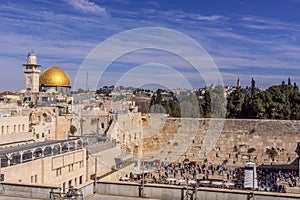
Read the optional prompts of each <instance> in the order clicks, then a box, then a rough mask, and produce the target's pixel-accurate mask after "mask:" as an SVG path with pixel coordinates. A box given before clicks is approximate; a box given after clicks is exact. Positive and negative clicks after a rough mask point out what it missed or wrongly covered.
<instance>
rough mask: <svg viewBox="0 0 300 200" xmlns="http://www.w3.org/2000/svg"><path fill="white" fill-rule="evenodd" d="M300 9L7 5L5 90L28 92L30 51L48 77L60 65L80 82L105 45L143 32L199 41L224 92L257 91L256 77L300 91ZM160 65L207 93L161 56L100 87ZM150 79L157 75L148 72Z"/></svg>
mask: <svg viewBox="0 0 300 200" xmlns="http://www.w3.org/2000/svg"><path fill="white" fill-rule="evenodd" d="M299 10H300V0H272V1H270V0H251V1H249V0H247V1H246V0H245V1H242V0H226V1H223V0H209V1H208V0H206V1H205V0H193V1H192V0H190V1H189V0H187V1H182V0H181V1H180V0H172V1H171V0H166V1H159V0H156V1H155V0H153V1H133V0H61V1H52V0H43V1H39V0H27V1H23V0H14V1H12V0H11V1H8V0H2V1H1V5H0V43H1V48H0V63H1V65H2V67H1V68H2V73H1V74H0V90H1V91H3V90H12V91H18V90H20V89H22V88H23V87H24V86H23V85H24V75H23V71H22V70H23V69H22V64H23V63H25V62H26V56H27V53H28V52H29V51H30V50H31V49H34V50H35V51H36V52H37V55H38V62H39V64H41V65H42V70H44V69H46V68H48V67H50V66H52V65H54V63H56V64H57V66H58V67H61V68H62V69H64V70H65V71H66V72H67V73H68V74H69V75H70V77H71V80H72V82H74V79H75V77H76V73H77V71H78V69H79V67H80V65H81V64H82V62H83V61H84V59H85V57H86V56H87V55H88V54H89V52H90V51H91V50H93V49H94V48H95V47H96V46H97V45H98V44H99V43H101V42H103V41H104V40H105V39H107V38H109V37H111V36H112V35H114V34H118V33H120V32H122V31H126V30H130V29H134V28H141V27H165V28H168V29H173V30H176V31H179V32H181V33H183V34H185V35H187V36H189V37H191V38H192V39H194V40H195V41H197V42H198V43H199V44H200V45H202V47H203V48H204V49H205V50H206V51H207V53H208V54H209V55H210V56H211V58H212V59H213V60H214V62H215V63H216V65H217V67H218V69H219V70H220V72H221V75H222V78H223V82H224V84H225V85H235V84H236V80H237V78H238V77H239V78H240V79H241V83H242V85H243V86H247V85H250V82H251V78H252V77H253V78H254V79H255V80H256V83H257V86H262V87H264V88H266V87H268V86H270V85H273V84H280V83H281V81H283V80H287V78H288V77H291V79H292V81H293V82H297V83H298V85H300V83H299V82H300V12H299ZM130 39H131V38H130ZM132 39H133V40H134V38H132ZM168 42H170V43H176V40H172V39H170V41H168ZM153 61H156V62H158V63H161V64H162V65H168V66H169V67H172V68H174V69H176V70H177V71H179V72H180V73H182V74H183V75H184V76H185V77H186V78H187V79H188V80H189V82H190V83H191V84H192V86H193V87H194V88H198V87H203V86H204V83H203V80H201V77H199V75H197V74H196V72H195V70H193V69H192V67H186V66H187V64H186V62H185V61H183V60H182V59H179V58H178V57H177V56H176V55H172V54H170V53H168V52H161V51H157V50H142V51H139V52H133V53H130V54H127V55H124V56H122V57H121V58H119V59H118V60H116V61H115V62H114V63H113V64H112V65H111V66H110V67H109V69H107V72H106V74H105V78H104V79H102V80H101V82H100V83H99V84H100V85H112V84H115V83H116V82H118V80H119V79H120V77H121V76H122V75H124V73H126V72H127V71H129V70H130V69H132V68H133V67H135V66H140V65H142V66H143V67H145V66H147V65H145V64H147V63H149V62H150V63H151V62H153ZM153 69H156V68H155V67H154V68H153ZM145 71H147V70H146V68H145ZM147 73H148V74H150V73H153V74H155V73H156V72H154V71H153V70H152V71H151V66H149V71H147V72H146V75H147ZM169 78H170V79H171V78H172V76H169ZM174 78H175V77H174ZM176 87H180V85H179V86H176Z"/></svg>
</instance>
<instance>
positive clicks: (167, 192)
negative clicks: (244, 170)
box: [97, 181, 300, 200]
mask: <svg viewBox="0 0 300 200" xmlns="http://www.w3.org/2000/svg"><path fill="white" fill-rule="evenodd" d="M190 189H191V188H190ZM97 191H98V194H103V195H116V196H128V197H139V196H141V185H139V184H135V183H126V182H104V181H101V182H98V184H97ZM189 191H190V192H189V194H190V196H189V199H201V200H211V199H222V200H232V199H235V200H249V199H254V198H253V196H252V193H251V191H245V190H229V189H218V188H199V189H197V190H189ZM185 195H186V190H185V189H184V187H180V186H171V185H157V184H156V185H154V184H146V185H145V186H144V197H146V198H153V199H164V200H173V199H186V198H185ZM254 197H255V199H256V200H269V199H270V200H271V199H272V200H292V199H299V198H300V196H299V195H298V194H286V193H272V192H255V194H254Z"/></svg>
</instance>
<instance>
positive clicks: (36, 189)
mask: <svg viewBox="0 0 300 200" xmlns="http://www.w3.org/2000/svg"><path fill="white" fill-rule="evenodd" d="M56 189H57V188H55V187H51V186H37V185H25V184H11V183H1V185H0V194H2V195H5V196H14V197H23V198H32V199H50V192H51V191H54V190H56Z"/></svg>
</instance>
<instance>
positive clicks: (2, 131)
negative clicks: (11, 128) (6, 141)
mask: <svg viewBox="0 0 300 200" xmlns="http://www.w3.org/2000/svg"><path fill="white" fill-rule="evenodd" d="M1 133H2V134H4V126H2V127H1Z"/></svg>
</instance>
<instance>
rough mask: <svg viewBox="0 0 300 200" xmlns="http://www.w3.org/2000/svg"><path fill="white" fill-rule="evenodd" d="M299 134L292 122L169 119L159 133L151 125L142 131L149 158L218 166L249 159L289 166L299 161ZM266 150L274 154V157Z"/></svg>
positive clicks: (297, 125) (240, 163)
mask: <svg viewBox="0 0 300 200" xmlns="http://www.w3.org/2000/svg"><path fill="white" fill-rule="evenodd" d="M151 117H152V118H155V117H156V116H154V115H153V116H151ZM157 117H158V118H161V116H157ZM148 120H149V119H148ZM222 125H223V126H222ZM152 126H153V125H152ZM152 130H154V129H153V128H152ZM218 130H220V131H219V133H218ZM299 131H300V121H291V120H289V121H288V120H286V121H285V120H254V119H253V120H252V119H226V120H221V119H215V120H214V121H211V120H210V119H180V118H166V119H165V121H164V122H163V127H162V128H160V130H155V132H153V131H151V126H147V127H146V128H144V129H143V135H145V136H147V137H144V139H143V141H142V144H143V146H142V151H143V154H144V155H145V156H146V157H147V158H152V159H160V160H161V161H168V162H172V161H182V160H183V158H185V157H188V158H189V159H190V160H191V161H197V162H204V161H205V162H207V163H210V164H216V165H220V164H222V163H223V162H224V161H225V162H227V165H229V166H233V165H234V166H244V164H245V163H246V162H247V161H249V160H251V161H254V162H255V163H257V164H267V165H268V164H288V163H292V162H293V161H294V160H295V159H296V158H297V154H296V153H295V150H296V144H297V142H298V141H300V134H299ZM207 144H211V145H210V146H211V148H208V146H209V145H207ZM267 149H270V150H271V151H272V152H273V155H272V156H271V157H270V155H268V154H267V153H266V150H267Z"/></svg>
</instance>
